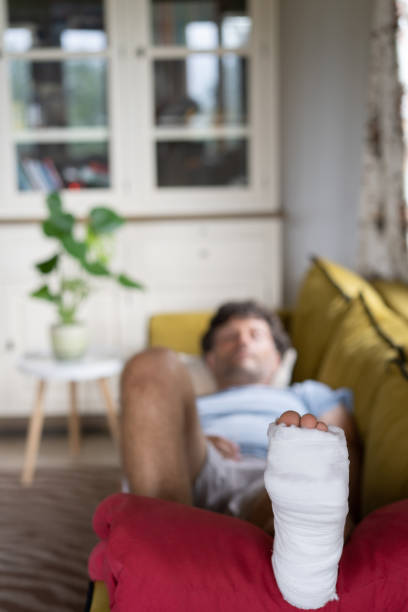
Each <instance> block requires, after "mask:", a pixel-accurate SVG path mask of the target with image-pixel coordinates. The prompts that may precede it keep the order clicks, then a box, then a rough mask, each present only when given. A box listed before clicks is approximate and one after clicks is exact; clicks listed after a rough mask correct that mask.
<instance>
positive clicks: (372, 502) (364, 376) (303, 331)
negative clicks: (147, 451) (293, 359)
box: [90, 258, 408, 612]
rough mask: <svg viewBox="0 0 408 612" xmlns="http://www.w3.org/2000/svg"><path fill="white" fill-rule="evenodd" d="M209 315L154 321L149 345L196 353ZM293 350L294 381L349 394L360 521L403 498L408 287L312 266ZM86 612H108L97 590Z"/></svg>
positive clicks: (407, 491) (101, 588) (295, 314)
mask: <svg viewBox="0 0 408 612" xmlns="http://www.w3.org/2000/svg"><path fill="white" fill-rule="evenodd" d="M210 316H211V313H209V312H196V313H177V314H166V315H156V316H154V317H152V319H151V322H150V336H149V338H150V344H151V345H153V346H156V345H164V346H167V347H170V348H172V349H175V350H177V351H183V352H187V353H193V354H196V353H197V352H198V351H199V337H200V335H201V333H202V332H203V330H204V329H205V327H206V325H207V322H208V319H209V317H210ZM284 320H285V323H286V325H287V328H288V331H289V333H290V335H291V338H292V342H293V344H294V346H295V348H296V349H297V351H298V360H297V363H296V366H295V370H294V382H297V381H301V380H305V379H308V378H313V379H316V380H319V381H322V382H324V383H327V384H328V385H330V386H332V387H334V388H336V387H339V386H347V387H350V388H351V389H352V390H353V392H354V398H355V416H356V420H357V425H358V429H359V432H360V436H361V440H362V445H363V456H364V461H363V475H362V487H361V514H362V517H363V516H365V515H366V514H368V513H369V512H371V511H372V510H374V509H376V508H378V507H381V506H384V505H386V504H388V503H391V502H393V501H397V500H400V499H404V498H407V497H408V452H407V449H408V365H407V363H406V362H407V355H408V287H407V286H404V285H403V284H401V283H393V282H386V281H378V282H376V283H368V282H367V281H366V280H364V279H363V278H361V277H360V276H359V275H357V274H355V273H354V272H352V271H350V270H347V269H345V268H344V267H342V266H339V265H337V264H335V263H333V262H330V261H328V260H325V259H322V258H314V259H313V260H312V263H311V266H310V268H309V271H308V273H307V275H306V277H305V279H304V282H303V284H302V287H301V289H300V291H299V296H298V300H297V303H296V305H295V308H294V309H293V311H292V313H291V315H290V316H289V317H288V316H287V314H286V315H285V317H284ZM90 610H91V612H109V602H108V596H107V591H106V588H105V585H104V584H103V583H96V584H95V589H94V596H93V599H92V604H91V608H90Z"/></svg>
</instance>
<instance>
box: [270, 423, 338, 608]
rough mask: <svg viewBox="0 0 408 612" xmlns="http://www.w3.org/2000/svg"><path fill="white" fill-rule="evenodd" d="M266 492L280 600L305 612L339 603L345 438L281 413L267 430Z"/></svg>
mask: <svg viewBox="0 0 408 612" xmlns="http://www.w3.org/2000/svg"><path fill="white" fill-rule="evenodd" d="M268 436H269V450H268V457H267V467H266V470H265V486H266V489H267V491H268V494H269V497H270V499H271V502H272V509H273V514H274V521H275V540H274V548H273V554H272V566H273V570H274V574H275V578H276V581H277V583H278V586H279V588H280V590H281V593H282V595H283V597H284V598H285V599H286V600H287V601H288V602H289V603H291V604H292V605H294V606H297V607H298V608H303V609H315V608H320V607H321V606H323V605H324V604H325V603H326V602H328V601H330V600H332V599H337V595H336V582H337V567H338V562H339V559H340V555H341V552H342V548H343V530H344V523H345V519H346V516H347V510H348V504H347V497H348V463H349V462H348V453H347V445H346V440H345V436H344V432H343V431H342V430H341V429H340V428H338V427H332V426H329V427H328V426H327V425H326V424H325V423H322V422H319V421H317V419H316V418H315V417H314V416H313V415H311V414H307V415H304V416H303V417H300V415H299V414H298V413H296V412H293V411H288V412H285V413H283V414H282V415H281V417H280V418H279V419H278V420H277V422H276V423H271V425H270V426H269V430H268Z"/></svg>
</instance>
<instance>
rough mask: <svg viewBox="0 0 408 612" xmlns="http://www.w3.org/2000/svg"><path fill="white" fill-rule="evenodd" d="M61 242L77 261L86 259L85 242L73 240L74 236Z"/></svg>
mask: <svg viewBox="0 0 408 612" xmlns="http://www.w3.org/2000/svg"><path fill="white" fill-rule="evenodd" d="M61 242H62V244H63V246H64V249H65V250H66V252H67V253H69V254H70V255H72V257H75V258H76V259H84V258H85V255H86V252H87V246H86V244H85V242H79V241H78V240H75V238H72V236H63V237H62V238H61Z"/></svg>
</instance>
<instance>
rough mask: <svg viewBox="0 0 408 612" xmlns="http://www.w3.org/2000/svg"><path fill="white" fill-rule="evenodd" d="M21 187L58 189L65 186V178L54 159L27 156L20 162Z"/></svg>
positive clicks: (43, 189)
mask: <svg viewBox="0 0 408 612" xmlns="http://www.w3.org/2000/svg"><path fill="white" fill-rule="evenodd" d="M18 181H19V187H20V189H22V190H23V191H27V190H29V189H35V190H38V189H39V190H41V191H57V190H59V189H62V188H63V186H64V183H63V180H62V178H61V176H60V174H59V172H58V170H57V168H56V166H55V164H54V162H53V161H52V159H50V158H45V159H44V160H39V159H32V158H25V159H23V160H22V161H21V162H19V164H18Z"/></svg>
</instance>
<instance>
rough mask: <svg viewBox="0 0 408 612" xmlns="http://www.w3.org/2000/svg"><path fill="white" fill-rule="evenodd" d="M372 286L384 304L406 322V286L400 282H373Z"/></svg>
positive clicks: (407, 314) (407, 291) (407, 317)
mask: <svg viewBox="0 0 408 612" xmlns="http://www.w3.org/2000/svg"><path fill="white" fill-rule="evenodd" d="M372 285H373V286H374V287H375V289H376V290H377V291H378V293H379V294H380V295H381V297H382V298H383V300H384V302H385V303H386V304H387V305H388V306H389V307H390V308H391V310H394V311H395V312H396V313H398V314H399V315H400V316H401V317H403V318H404V319H405V320H406V321H408V285H407V284H406V283H402V282H400V281H386V280H375V281H373V282H372Z"/></svg>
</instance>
